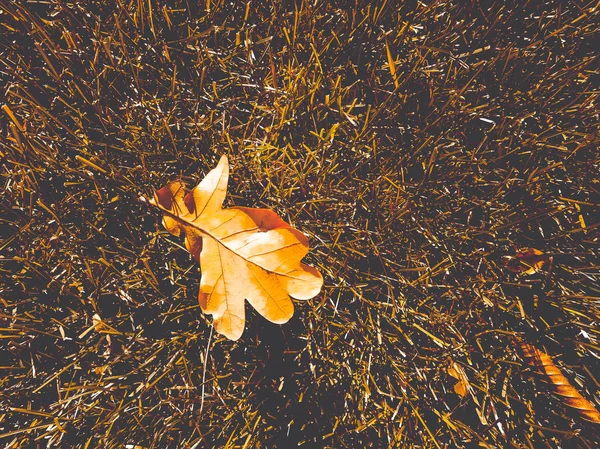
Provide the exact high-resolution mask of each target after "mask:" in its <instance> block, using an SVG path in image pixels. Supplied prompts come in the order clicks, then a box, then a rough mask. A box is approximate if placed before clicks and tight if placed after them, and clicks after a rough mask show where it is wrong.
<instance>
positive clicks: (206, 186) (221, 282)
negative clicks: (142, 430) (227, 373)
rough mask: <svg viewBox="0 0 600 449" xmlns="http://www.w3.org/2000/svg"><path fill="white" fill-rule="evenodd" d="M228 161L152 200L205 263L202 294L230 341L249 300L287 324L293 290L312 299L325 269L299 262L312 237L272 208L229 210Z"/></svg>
mask: <svg viewBox="0 0 600 449" xmlns="http://www.w3.org/2000/svg"><path fill="white" fill-rule="evenodd" d="M228 178H229V163H228V161H227V157H226V156H222V157H221V160H220V161H219V164H218V165H217V167H216V168H215V169H213V170H211V171H210V172H209V173H208V175H207V176H206V177H205V178H204V179H203V180H202V182H200V184H198V186H196V187H195V188H194V189H193V190H192V191H190V192H187V191H186V190H185V186H184V185H183V184H182V183H181V182H173V183H171V184H169V185H167V186H166V187H164V188H162V189H160V190H158V191H156V192H155V193H154V199H153V200H151V201H150V202H151V204H153V205H155V206H158V207H159V208H160V209H161V210H162V211H163V225H164V226H165V228H166V229H167V230H168V231H169V232H170V233H171V234H174V235H177V236H178V235H179V234H180V233H181V231H183V232H184V233H185V246H186V248H187V249H188V251H189V252H190V253H191V255H192V256H193V257H194V259H196V260H197V261H198V262H200V267H201V271H202V278H201V280H200V293H199V295H198V300H199V302H200V307H202V310H203V312H204V313H207V314H211V315H212V316H213V318H214V325H215V329H216V330H217V332H219V333H221V334H223V335H225V336H226V337H227V338H229V339H231V340H237V339H238V338H240V337H241V335H242V333H243V331H244V325H245V312H244V300H245V299H247V300H248V302H249V303H250V304H251V305H252V306H253V307H254V308H255V309H256V310H257V311H258V312H259V313H260V314H261V315H262V316H264V317H265V318H266V319H267V320H269V321H271V322H273V323H279V324H281V323H285V322H287V321H288V320H289V319H290V318H291V317H292V315H293V314H294V305H293V303H292V301H291V299H290V296H292V297H293V298H296V299H310V298H313V297H314V296H316V295H317V294H318V293H319V291H320V290H321V287H322V285H323V278H322V276H321V274H320V273H319V272H318V271H317V270H316V269H315V268H313V267H311V266H308V265H305V264H303V263H301V260H302V258H303V257H304V256H305V255H306V254H307V252H308V239H307V238H306V236H305V235H304V234H302V233H301V232H300V231H298V230H296V229H294V228H292V227H291V226H290V225H289V224H287V223H286V222H285V221H283V220H282V219H281V218H280V217H279V216H278V215H277V214H276V213H275V212H273V211H270V210H268V209H252V208H248V207H233V208H230V209H223V208H222V204H223V201H224V200H225V195H226V192H227V181H228Z"/></svg>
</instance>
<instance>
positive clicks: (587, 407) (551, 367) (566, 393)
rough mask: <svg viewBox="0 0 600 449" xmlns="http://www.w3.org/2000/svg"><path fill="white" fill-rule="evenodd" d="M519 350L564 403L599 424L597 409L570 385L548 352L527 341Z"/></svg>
mask: <svg viewBox="0 0 600 449" xmlns="http://www.w3.org/2000/svg"><path fill="white" fill-rule="evenodd" d="M521 350H522V351H523V356H524V357H525V359H526V361H527V363H528V364H529V365H530V366H531V367H532V368H533V369H534V370H535V372H536V373H537V374H539V375H540V376H542V377H543V378H544V379H545V380H546V381H547V382H548V383H549V384H550V385H551V388H552V391H553V392H554V394H555V395H556V396H558V398H559V399H560V401H561V402H562V403H563V404H564V405H566V406H567V407H570V408H572V409H574V410H575V412H577V414H578V415H579V416H580V417H581V418H582V419H584V420H586V421H589V422H592V423H595V424H600V412H598V409H597V408H596V407H595V406H594V404H592V403H591V402H590V401H588V400H587V399H586V398H584V397H583V396H582V395H581V393H579V391H577V389H575V387H573V385H571V383H570V382H569V380H568V379H567V378H566V377H565V376H564V375H563V374H562V372H561V370H560V369H559V368H558V367H557V366H556V365H555V364H554V362H553V361H552V358H551V357H550V356H549V355H548V354H546V353H545V352H543V351H540V350H539V349H537V348H536V347H535V346H533V345H531V344H529V343H522V344H521Z"/></svg>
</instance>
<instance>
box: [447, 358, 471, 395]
mask: <svg viewBox="0 0 600 449" xmlns="http://www.w3.org/2000/svg"><path fill="white" fill-rule="evenodd" d="M447 372H448V374H449V375H450V376H452V377H454V378H455V379H456V380H458V382H456V383H455V384H454V392H455V393H456V394H457V395H459V396H460V397H461V398H464V397H465V396H466V395H467V392H468V390H469V387H470V385H469V378H468V377H467V373H465V370H464V369H463V367H462V366H460V365H459V364H458V363H456V362H455V361H453V360H452V361H451V362H450V364H449V365H448V368H447Z"/></svg>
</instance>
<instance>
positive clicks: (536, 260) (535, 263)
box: [505, 248, 548, 275]
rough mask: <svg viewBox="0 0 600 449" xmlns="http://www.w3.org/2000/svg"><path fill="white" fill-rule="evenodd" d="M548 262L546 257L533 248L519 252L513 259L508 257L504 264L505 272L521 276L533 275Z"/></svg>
mask: <svg viewBox="0 0 600 449" xmlns="http://www.w3.org/2000/svg"><path fill="white" fill-rule="evenodd" d="M546 262H548V256H546V255H545V254H544V253H543V252H542V251H540V250H538V249H535V248H527V249H524V250H521V251H519V252H518V253H517V254H516V255H515V256H514V257H508V258H507V260H506V262H505V267H506V269H507V270H509V271H512V272H513V273H519V274H523V275H528V274H535V273H537V272H538V271H540V270H541V269H542V268H543V267H544V264H545V263H546Z"/></svg>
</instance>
